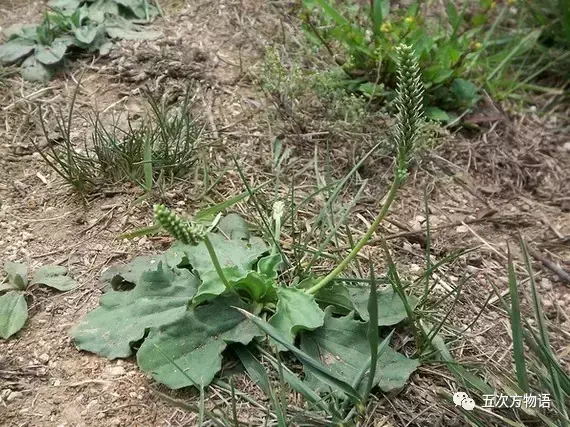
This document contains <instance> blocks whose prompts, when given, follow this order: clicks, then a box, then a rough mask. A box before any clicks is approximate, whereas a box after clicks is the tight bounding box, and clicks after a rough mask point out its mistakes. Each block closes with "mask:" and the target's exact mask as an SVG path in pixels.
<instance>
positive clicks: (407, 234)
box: [330, 217, 512, 252]
mask: <svg viewBox="0 0 570 427" xmlns="http://www.w3.org/2000/svg"><path fill="white" fill-rule="evenodd" d="M511 219H512V218H508V217H496V218H495V217H483V218H475V219H466V220H465V221H457V222H451V223H449V224H444V225H439V226H437V227H430V231H438V230H443V229H445V228H451V227H459V226H460V225H464V224H479V223H482V222H503V221H505V222H506V221H509V220H511ZM386 221H387V222H389V223H390V224H393V225H395V226H396V227H398V228H403V229H409V227H407V226H405V225H404V224H402V223H400V222H399V221H396V220H394V219H391V218H390V219H388V218H387V219H386ZM425 232H426V230H425V229H423V228H422V229H420V230H410V231H404V232H402V233H395V234H390V235H389V236H386V237H384V240H393V239H399V238H402V237H403V238H406V237H415V236H417V235H418V234H420V233H425ZM418 237H419V238H416V239H415V240H416V241H418V243H420V244H421V242H420V240H422V241H424V242H425V238H424V236H418ZM381 240H382V239H380V238H377V239H371V240H370V241H369V242H368V244H367V246H374V245H377V244H379V243H380V242H381ZM348 249H350V246H344V247H340V248H334V249H331V250H330V252H340V251H345V250H348Z"/></svg>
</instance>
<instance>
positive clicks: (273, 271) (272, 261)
mask: <svg viewBox="0 0 570 427" xmlns="http://www.w3.org/2000/svg"><path fill="white" fill-rule="evenodd" d="M282 262H283V257H282V256H281V254H279V253H277V254H274V255H268V256H266V257H263V258H261V259H260V260H259V262H258V263H257V271H258V273H259V274H263V275H265V276H266V277H268V278H271V279H277V276H278V274H279V267H280V266H281V263H282Z"/></svg>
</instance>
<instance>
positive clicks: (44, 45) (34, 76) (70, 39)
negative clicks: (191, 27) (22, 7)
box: [0, 0, 160, 81]
mask: <svg viewBox="0 0 570 427" xmlns="http://www.w3.org/2000/svg"><path fill="white" fill-rule="evenodd" d="M48 6H49V7H50V9H49V11H47V12H46V13H45V14H44V18H43V20H42V22H41V23H40V24H39V25H19V26H16V27H11V28H9V29H7V30H6V35H7V37H8V41H7V42H6V43H4V44H2V45H0V65H7V64H13V63H19V62H21V63H22V66H21V74H22V77H23V78H24V79H26V80H30V81H47V80H50V79H51V78H52V77H53V75H54V74H55V73H56V72H57V71H58V70H60V69H62V68H63V67H64V66H65V64H66V62H67V58H68V57H69V56H70V55H71V54H72V53H73V52H81V51H87V52H93V53H94V52H99V53H100V54H105V53H108V52H109V50H110V49H111V46H112V43H111V40H112V39H127V40H137V39H138V40H141V39H142V40H144V39H153V38H156V37H158V36H159V35H160V33H158V32H156V31H152V30H149V29H148V28H145V27H144V26H143V25H141V24H142V23H148V22H150V20H151V19H152V18H153V17H156V16H157V15H158V14H159V8H158V7H157V6H155V5H152V4H150V3H149V1H148V0H134V1H128V2H125V1H117V0H105V1H95V0H50V1H49V2H48Z"/></svg>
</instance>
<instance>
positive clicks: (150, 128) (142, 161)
mask: <svg viewBox="0 0 570 427" xmlns="http://www.w3.org/2000/svg"><path fill="white" fill-rule="evenodd" d="M191 93H192V91H191V89H188V90H187V92H186V95H185V97H184V100H183V102H182V104H181V105H180V106H179V107H166V106H164V105H161V104H159V103H158V102H157V101H156V100H155V99H154V98H153V97H152V96H150V95H148V96H147V99H148V102H149V104H150V107H151V112H150V115H149V116H145V117H143V118H142V119H141V121H140V123H138V124H135V123H134V122H133V121H132V120H131V119H130V118H127V125H126V127H121V126H120V125H119V122H118V119H116V120H115V121H114V122H113V123H112V124H110V125H105V124H104V123H103V122H102V120H101V119H100V117H99V116H98V115H97V114H95V115H94V116H91V117H89V118H88V119H87V121H88V122H89V123H91V124H92V126H93V131H92V133H91V143H92V144H91V145H88V144H87V141H85V142H84V144H83V147H82V149H79V148H78V147H77V146H76V144H75V142H74V141H73V139H72V136H71V122H72V119H73V110H74V108H73V107H74V103H75V94H74V96H73V99H72V102H71V107H70V111H69V115H68V116H67V117H65V116H64V115H63V113H62V112H61V111H60V112H59V113H58V114H57V115H56V131H57V132H58V133H59V134H60V135H61V138H62V140H63V141H62V142H61V143H60V144H58V145H57V146H54V145H48V148H46V149H43V150H42V149H39V148H38V151H39V153H40V155H41V156H42V157H43V159H44V160H45V161H46V163H47V164H48V165H49V166H50V167H51V168H52V169H54V170H55V172H56V173H58V174H59V175H60V176H61V177H63V178H64V179H65V181H66V182H67V183H68V184H69V185H70V186H72V187H73V188H74V189H75V190H76V191H78V192H79V193H80V194H83V195H85V194H89V193H92V192H94V191H96V190H98V189H100V188H101V187H105V186H107V187H108V186H112V185H116V184H118V183H124V182H132V183H134V184H136V185H140V186H141V187H142V188H144V189H145V191H150V190H151V188H152V187H153V186H154V185H159V186H164V185H169V184H171V183H172V182H173V181H174V180H176V179H181V178H183V177H184V176H186V175H187V174H188V173H189V172H190V171H191V170H192V168H193V167H194V165H195V164H196V161H197V159H198V149H199V145H200V139H201V135H202V127H201V125H200V124H199V122H198V121H197V120H196V119H195V118H193V115H192V113H191V111H190V109H191V102H192V100H191ZM42 126H43V121H42ZM44 134H45V137H46V139H47V140H48V141H50V139H49V136H48V134H47V131H46V130H45V127H44Z"/></svg>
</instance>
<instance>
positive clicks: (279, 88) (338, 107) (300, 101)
mask: <svg viewBox="0 0 570 427" xmlns="http://www.w3.org/2000/svg"><path fill="white" fill-rule="evenodd" d="M284 56H285V55H284V52H281V51H280V50H279V48H278V47H276V46H272V47H268V48H267V49H266V50H265V57H264V62H263V68H262V70H261V85H262V88H263V90H264V91H265V92H266V93H268V94H269V95H270V96H271V97H272V98H273V99H274V101H275V103H276V104H277V105H278V107H279V108H280V110H281V111H283V112H284V113H285V114H286V115H287V116H288V118H289V119H292V120H294V121H295V120H302V121H304V122H309V123H310V122H312V121H314V119H315V118H317V117H318V118H321V119H322V120H323V121H324V122H326V127H327V128H328V129H331V128H335V127H337V126H339V125H344V126H346V127H350V128H352V129H354V128H355V127H360V126H362V125H363V124H364V123H366V121H367V120H368V118H369V117H370V113H369V112H368V111H367V108H366V107H367V103H368V100H367V99H366V98H364V97H362V96H358V94H356V93H350V91H347V89H346V84H345V80H346V76H345V75H344V74H343V73H342V72H340V70H338V69H324V70H321V69H314V70H307V69H305V68H303V67H302V66H301V65H300V64H299V63H298V62H297V61H294V60H292V61H290V64H289V65H287V66H286V65H285V63H286V62H288V60H289V58H287V57H284Z"/></svg>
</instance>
